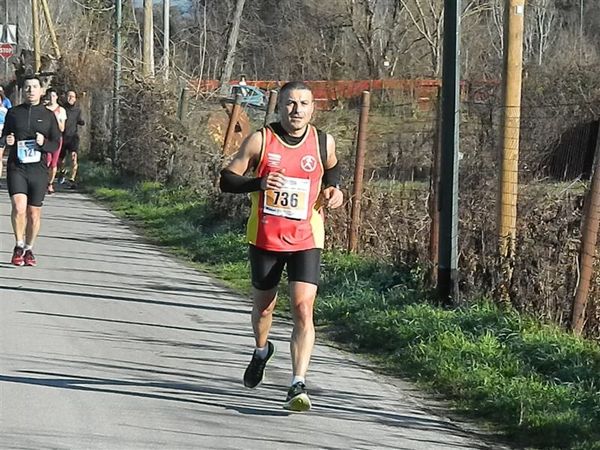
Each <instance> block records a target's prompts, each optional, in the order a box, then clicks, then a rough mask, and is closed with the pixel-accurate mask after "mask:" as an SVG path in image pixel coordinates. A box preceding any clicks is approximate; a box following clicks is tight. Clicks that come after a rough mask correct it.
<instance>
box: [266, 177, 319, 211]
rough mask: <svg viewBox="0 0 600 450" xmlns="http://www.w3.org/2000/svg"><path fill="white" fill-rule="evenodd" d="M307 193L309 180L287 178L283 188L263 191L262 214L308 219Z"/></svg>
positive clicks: (308, 191)
mask: <svg viewBox="0 0 600 450" xmlns="http://www.w3.org/2000/svg"><path fill="white" fill-rule="evenodd" d="M309 193H310V180H308V179H304V178H290V177H287V178H286V182H285V186H284V187H283V188H281V189H279V190H272V189H268V190H266V191H265V193H264V204H263V212H264V213H265V214H270V215H272V216H281V217H287V218H288V219H299V220H305V219H306V218H307V217H308V197H309Z"/></svg>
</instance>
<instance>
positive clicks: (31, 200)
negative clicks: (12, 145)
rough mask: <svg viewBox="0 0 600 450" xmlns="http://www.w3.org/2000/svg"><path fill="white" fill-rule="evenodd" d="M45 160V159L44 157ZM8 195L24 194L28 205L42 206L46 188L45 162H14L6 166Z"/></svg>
mask: <svg viewBox="0 0 600 450" xmlns="http://www.w3.org/2000/svg"><path fill="white" fill-rule="evenodd" d="M44 161H45V159H44ZM6 181H7V184H8V195H10V196H11V197H12V196H13V195H15V194H25V195H26V196H27V204H28V205H29V206H42V204H43V203H44V197H45V196H46V191H47V189H48V168H47V167H46V165H45V164H37V163H35V164H30V165H27V166H26V165H24V164H14V163H9V164H8V167H7V168H6Z"/></svg>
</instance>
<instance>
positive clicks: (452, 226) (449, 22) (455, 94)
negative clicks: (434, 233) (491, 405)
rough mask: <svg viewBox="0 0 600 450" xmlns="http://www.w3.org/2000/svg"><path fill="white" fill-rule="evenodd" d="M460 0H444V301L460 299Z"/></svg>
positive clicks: (441, 273) (441, 195)
mask: <svg viewBox="0 0 600 450" xmlns="http://www.w3.org/2000/svg"><path fill="white" fill-rule="evenodd" d="M460 15H461V1H460V0H444V55H443V58H444V59H443V67H442V78H443V81H442V130H441V133H442V150H441V157H440V190H439V199H440V203H439V205H440V206H439V207H440V235H439V240H438V243H439V261H438V277H437V283H438V284H437V292H438V297H439V299H440V301H441V302H442V303H444V304H448V305H449V304H455V303H457V302H458V300H459V298H458V153H459V143H460V139H459V126H460Z"/></svg>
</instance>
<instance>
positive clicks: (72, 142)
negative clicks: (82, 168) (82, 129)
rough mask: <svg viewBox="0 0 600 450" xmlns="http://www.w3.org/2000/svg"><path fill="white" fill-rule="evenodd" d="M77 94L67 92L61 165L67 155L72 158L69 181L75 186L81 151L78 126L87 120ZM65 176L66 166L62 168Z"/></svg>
mask: <svg viewBox="0 0 600 450" xmlns="http://www.w3.org/2000/svg"><path fill="white" fill-rule="evenodd" d="M76 103H77V94H76V93H75V91H69V92H67V104H66V105H65V110H66V112H67V121H66V123H65V131H64V134H63V144H62V149H61V152H60V153H61V155H60V160H61V166H63V165H64V159H65V157H66V156H67V155H69V157H70V158H71V176H70V177H69V181H70V182H71V183H72V187H74V186H75V185H74V183H75V177H77V169H78V168H79V163H78V157H77V152H79V134H78V131H77V127H78V126H84V125H85V121H84V120H83V117H82V115H81V108H79V106H78V105H77V104H76ZM62 172H63V178H64V168H63V170H62Z"/></svg>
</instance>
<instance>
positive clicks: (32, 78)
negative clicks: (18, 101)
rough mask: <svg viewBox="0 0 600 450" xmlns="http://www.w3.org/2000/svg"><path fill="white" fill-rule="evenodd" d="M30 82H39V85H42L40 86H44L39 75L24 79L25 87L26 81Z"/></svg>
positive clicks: (28, 76)
mask: <svg viewBox="0 0 600 450" xmlns="http://www.w3.org/2000/svg"><path fill="white" fill-rule="evenodd" d="M29 80H37V81H38V83H40V86H41V85H42V80H40V77H38V76H37V75H27V76H26V77H25V78H24V79H23V85H25V82H26V81H29Z"/></svg>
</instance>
